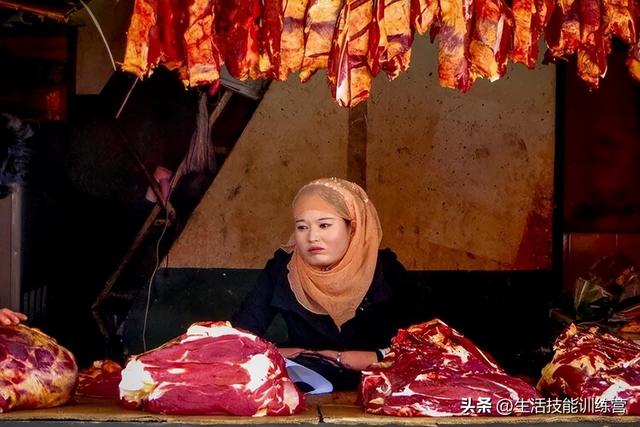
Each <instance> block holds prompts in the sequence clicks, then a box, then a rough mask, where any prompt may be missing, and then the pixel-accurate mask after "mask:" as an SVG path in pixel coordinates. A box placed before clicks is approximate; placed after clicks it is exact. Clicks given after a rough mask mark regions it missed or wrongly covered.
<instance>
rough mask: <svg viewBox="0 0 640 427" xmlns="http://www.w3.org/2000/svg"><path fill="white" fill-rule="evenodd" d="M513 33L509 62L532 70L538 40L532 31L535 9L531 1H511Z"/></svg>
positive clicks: (537, 35) (536, 54) (537, 36)
mask: <svg viewBox="0 0 640 427" xmlns="http://www.w3.org/2000/svg"><path fill="white" fill-rule="evenodd" d="M512 10H513V17H514V33H513V48H512V49H511V52H510V54H509V56H510V58H511V61H513V62H519V63H521V64H524V65H526V66H527V67H529V68H533V67H534V66H535V64H536V60H537V59H538V38H539V37H540V34H539V33H538V34H535V31H534V23H533V22H534V16H535V15H536V7H535V3H534V2H533V0H513V7H512Z"/></svg>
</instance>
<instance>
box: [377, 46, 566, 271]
mask: <svg viewBox="0 0 640 427" xmlns="http://www.w3.org/2000/svg"><path fill="white" fill-rule="evenodd" d="M437 75H438V71H437V44H436V45H431V44H430V43H429V42H428V41H426V40H424V39H422V38H419V39H417V40H416V42H415V43H414V49H413V56H412V63H411V68H410V69H409V71H408V72H407V73H405V74H403V75H401V76H400V77H399V78H398V79H396V80H395V81H392V82H387V81H386V79H384V78H381V77H379V78H378V79H376V81H375V83H374V90H373V92H372V96H371V100H370V102H369V108H368V117H367V119H368V120H367V122H368V130H369V134H368V153H367V162H368V177H367V188H368V191H369V194H370V196H371V198H372V200H373V201H374V202H375V203H376V206H377V208H378V211H379V212H380V216H381V218H382V223H383V230H384V231H385V238H384V242H383V245H384V246H389V247H391V248H393V249H394V250H395V251H396V252H397V253H398V254H399V256H400V259H401V261H403V262H404V263H405V264H406V265H407V266H408V267H410V268H417V269H448V268H456V269H457V268H480V269H483V268H484V269H495V268H509V267H510V266H512V265H513V263H514V262H515V260H516V257H517V255H518V249H519V247H520V244H521V242H522V240H523V233H524V230H525V228H526V226H527V218H528V215H529V212H530V211H532V210H539V209H540V201H539V200H540V198H541V197H542V200H544V201H548V203H546V204H544V203H543V205H544V206H545V208H544V210H545V212H543V214H544V215H547V216H548V217H549V218H550V217H551V203H550V201H551V199H552V188H553V155H554V115H555V68H554V67H546V66H540V67H539V68H538V69H536V70H527V69H525V68H524V67H522V66H519V65H516V66H511V67H510V69H509V72H508V74H507V76H506V77H504V78H503V79H501V80H498V81H497V82H494V83H490V82H489V81H487V80H479V81H477V82H476V84H475V85H474V87H473V88H472V89H471V90H470V91H469V92H468V93H466V94H461V93H459V92H457V91H454V90H451V89H445V88H442V87H440V86H439V84H438V78H437ZM540 191H542V192H543V194H542V196H541V195H540V194H539V192H540ZM534 200H535V201H536V203H534ZM534 205H535V206H534ZM549 241H550V239H549ZM545 249H547V250H548V251H549V252H550V250H551V248H550V245H549V247H548V248H545Z"/></svg>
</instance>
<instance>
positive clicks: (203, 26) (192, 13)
mask: <svg viewBox="0 0 640 427" xmlns="http://www.w3.org/2000/svg"><path fill="white" fill-rule="evenodd" d="M214 12H215V11H214V6H213V0H191V1H190V2H189V7H188V16H189V19H188V25H187V28H186V31H185V32H184V44H185V46H186V51H187V65H188V70H189V85H190V86H197V85H201V84H206V83H213V82H215V81H217V80H218V79H219V78H220V67H221V62H222V58H221V57H220V51H219V50H218V46H217V45H216V38H215V34H214V22H215V13H214Z"/></svg>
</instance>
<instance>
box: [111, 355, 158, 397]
mask: <svg viewBox="0 0 640 427" xmlns="http://www.w3.org/2000/svg"><path fill="white" fill-rule="evenodd" d="M145 366H146V365H145V364H144V363H142V362H140V361H139V360H137V359H134V360H132V361H130V362H129V363H127V366H125V368H124V369H123V370H122V379H121V380H120V385H119V387H120V394H121V395H122V393H123V392H135V391H139V390H142V389H144V388H145V387H147V386H149V385H153V379H152V378H151V374H149V372H148V371H145V369H144V368H145Z"/></svg>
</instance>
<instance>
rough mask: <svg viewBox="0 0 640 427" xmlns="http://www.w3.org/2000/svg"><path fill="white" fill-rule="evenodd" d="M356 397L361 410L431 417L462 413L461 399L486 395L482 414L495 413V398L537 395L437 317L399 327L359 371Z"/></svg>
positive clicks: (522, 397)
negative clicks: (384, 351) (374, 361)
mask: <svg viewBox="0 0 640 427" xmlns="http://www.w3.org/2000/svg"><path fill="white" fill-rule="evenodd" d="M360 395H361V399H362V403H363V405H364V408H365V410H366V411H367V412H371V413H374V414H384V415H395V416H432V417H441V416H456V415H464V414H465V411H464V409H463V405H462V404H463V398H465V399H472V400H473V401H476V400H477V399H478V398H480V397H483V398H490V399H491V409H490V411H488V412H487V413H486V414H484V415H500V413H499V412H498V411H497V410H496V407H495V405H496V403H497V402H498V401H499V400H500V399H509V400H511V401H513V402H515V401H517V400H518V399H523V400H527V399H535V398H538V397H540V395H539V394H538V392H537V391H536V390H535V389H534V388H533V387H532V386H530V385H529V384H527V383H525V382H524V381H523V380H521V379H519V378H514V377H511V376H509V375H507V374H506V373H505V372H504V371H503V370H502V369H501V368H500V367H499V366H498V364H497V363H496V362H495V361H494V360H493V359H492V358H491V356H489V355H488V354H486V353H484V352H483V351H482V350H480V349H479V348H478V347H476V346H475V344H473V343H472V342H471V341H470V340H468V339H467V338H465V337H464V336H463V335H461V334H460V333H458V332H457V331H456V330H454V329H452V328H451V327H449V326H448V325H447V324H445V323H444V322H442V321H441V320H439V319H435V320H432V321H430V322H426V323H422V324H419V325H414V326H411V327H410V328H407V329H401V330H399V331H398V334H397V335H396V336H395V337H394V338H393V339H392V340H391V352H390V353H389V354H388V355H387V357H385V359H384V360H383V361H382V362H381V363H380V364H378V365H374V367H373V368H372V369H369V370H368V371H365V372H363V377H362V382H361V383H360ZM469 415H479V414H477V413H470V414H469Z"/></svg>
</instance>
